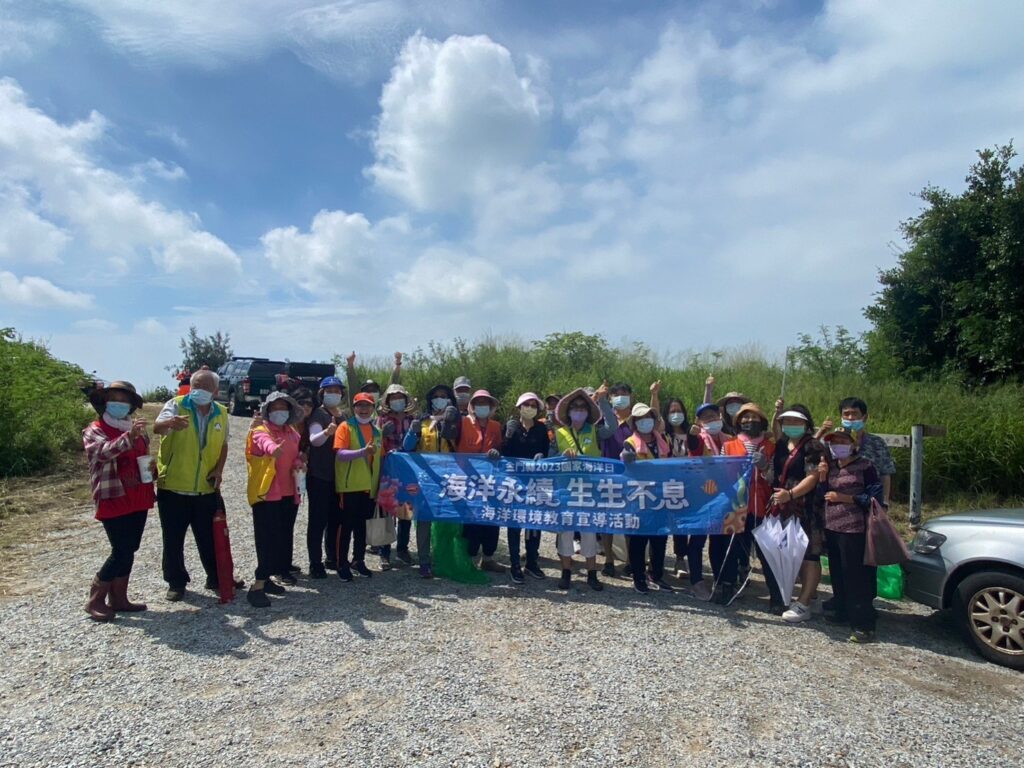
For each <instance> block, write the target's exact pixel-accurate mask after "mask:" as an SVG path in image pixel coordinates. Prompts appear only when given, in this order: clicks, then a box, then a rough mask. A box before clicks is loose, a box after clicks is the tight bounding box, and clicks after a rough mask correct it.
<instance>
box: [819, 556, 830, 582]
mask: <svg viewBox="0 0 1024 768" xmlns="http://www.w3.org/2000/svg"><path fill="white" fill-rule="evenodd" d="M821 583H822V584H831V583H832V571H830V570H829V569H828V555H822V556H821Z"/></svg>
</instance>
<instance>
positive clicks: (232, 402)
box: [228, 389, 245, 416]
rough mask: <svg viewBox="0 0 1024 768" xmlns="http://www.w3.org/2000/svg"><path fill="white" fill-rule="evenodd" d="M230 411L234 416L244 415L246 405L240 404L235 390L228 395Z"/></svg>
mask: <svg viewBox="0 0 1024 768" xmlns="http://www.w3.org/2000/svg"><path fill="white" fill-rule="evenodd" d="M228 413H230V414H231V415H232V416H244V415H245V406H244V405H239V403H238V397H237V396H236V395H235V390H233V389H232V390H231V394H229V395H228Z"/></svg>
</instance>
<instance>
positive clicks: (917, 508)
mask: <svg viewBox="0 0 1024 768" xmlns="http://www.w3.org/2000/svg"><path fill="white" fill-rule="evenodd" d="M923 474H924V425H923V424H915V425H914V426H912V427H911V428H910V525H911V527H912V528H917V527H918V526H919V525H921V479H922V476H923Z"/></svg>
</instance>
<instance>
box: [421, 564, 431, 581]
mask: <svg viewBox="0 0 1024 768" xmlns="http://www.w3.org/2000/svg"><path fill="white" fill-rule="evenodd" d="M420 578H421V579H432V578H434V571H433V570H431V568H430V566H429V565H427V564H426V563H424V564H423V565H421V566H420Z"/></svg>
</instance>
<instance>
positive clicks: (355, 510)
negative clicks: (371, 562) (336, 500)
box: [337, 491, 374, 567]
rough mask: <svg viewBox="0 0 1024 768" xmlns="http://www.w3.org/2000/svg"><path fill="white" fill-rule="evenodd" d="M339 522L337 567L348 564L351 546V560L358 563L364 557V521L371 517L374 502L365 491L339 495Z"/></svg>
mask: <svg viewBox="0 0 1024 768" xmlns="http://www.w3.org/2000/svg"><path fill="white" fill-rule="evenodd" d="M341 504H342V506H341V521H340V525H339V526H338V552H337V557H338V566H339V567H340V566H341V565H342V564H344V563H347V562H348V548H349V544H350V543H351V544H352V560H353V561H354V562H357V563H360V562H362V561H363V560H364V559H365V557H366V521H367V520H369V519H370V518H371V517H372V516H373V508H374V500H373V499H372V498H370V494H369V493H367V492H366V491H356V492H354V493H343V494H341Z"/></svg>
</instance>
